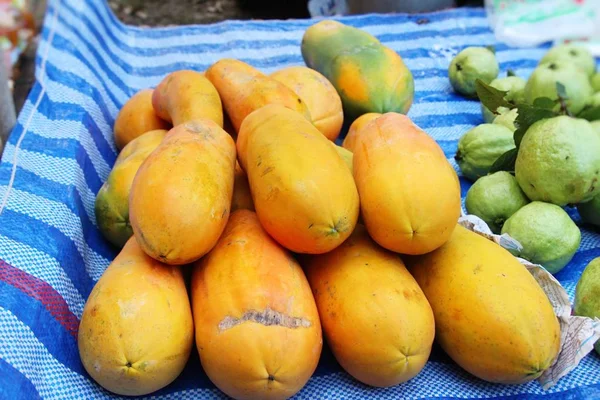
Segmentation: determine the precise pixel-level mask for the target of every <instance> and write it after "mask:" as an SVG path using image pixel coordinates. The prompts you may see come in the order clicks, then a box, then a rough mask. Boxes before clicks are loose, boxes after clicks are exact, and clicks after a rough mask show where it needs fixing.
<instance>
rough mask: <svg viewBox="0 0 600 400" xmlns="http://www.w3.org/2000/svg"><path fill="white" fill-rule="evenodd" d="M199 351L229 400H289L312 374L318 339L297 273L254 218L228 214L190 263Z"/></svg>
mask: <svg viewBox="0 0 600 400" xmlns="http://www.w3.org/2000/svg"><path fill="white" fill-rule="evenodd" d="M193 268H194V272H193V276H192V284H191V287H192V309H193V314H194V324H195V326H196V345H197V348H198V353H199V355H200V361H201V363H202V367H203V368H204V371H205V372H206V374H207V375H208V377H209V379H210V380H211V381H212V382H213V383H214V384H215V385H216V386H217V387H218V388H219V389H220V390H221V391H223V392H224V393H225V394H227V395H228V396H230V397H232V398H234V399H287V398H289V397H292V396H293V395H294V394H295V393H297V392H298V391H299V390H300V389H301V388H302V387H303V386H304V385H305V384H306V383H307V382H308V379H309V378H310V376H311V375H312V374H313V372H314V371H315V369H316V367H317V363H318V361H319V356H320V355H321V349H322V346H323V338H322V332H321V323H320V320H319V314H318V311H317V307H316V305H315V300H314V298H313V296H312V293H311V290H310V286H309V285H308V281H307V279H306V276H305V275H304V272H303V271H302V268H300V266H299V265H298V263H297V262H296V261H295V260H294V259H293V258H292V256H291V255H290V254H289V253H288V252H287V251H286V250H285V249H283V248H282V247H281V246H279V245H278V244H277V243H276V242H275V241H274V240H273V239H272V238H271V237H270V236H269V235H268V234H267V233H266V232H265V230H264V229H263V228H262V226H261V224H260V223H259V221H258V218H257V217H256V214H255V213H254V212H252V211H249V210H237V211H234V212H233V213H232V214H231V218H230V219H229V222H228V223H227V227H226V228H225V231H224V232H223V235H222V236H221V238H220V239H219V241H218V243H217V245H216V246H215V247H214V248H213V249H212V250H211V252H210V253H208V254H207V255H206V256H205V257H204V258H202V260H200V261H198V262H197V263H195V264H194V267H193Z"/></svg>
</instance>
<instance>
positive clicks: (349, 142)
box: [342, 113, 381, 152]
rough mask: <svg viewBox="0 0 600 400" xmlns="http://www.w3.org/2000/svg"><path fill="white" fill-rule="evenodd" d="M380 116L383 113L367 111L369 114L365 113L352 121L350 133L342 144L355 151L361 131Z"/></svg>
mask: <svg viewBox="0 0 600 400" xmlns="http://www.w3.org/2000/svg"><path fill="white" fill-rule="evenodd" d="M379 117H381V114H378V113H367V114H363V115H361V116H360V117H358V118H356V119H355V120H354V121H353V122H352V124H351V125H350V129H348V134H347V135H346V137H345V138H344V141H343V143H342V146H343V147H344V148H345V149H348V150H350V151H351V152H354V149H355V147H356V142H357V141H358V138H359V137H360V134H359V132H360V131H361V130H362V128H364V127H365V126H366V125H367V124H368V123H369V122H371V121H373V120H374V119H377V118H379Z"/></svg>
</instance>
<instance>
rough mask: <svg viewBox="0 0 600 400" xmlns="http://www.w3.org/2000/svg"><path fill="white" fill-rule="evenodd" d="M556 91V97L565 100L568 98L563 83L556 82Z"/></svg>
mask: <svg viewBox="0 0 600 400" xmlns="http://www.w3.org/2000/svg"><path fill="white" fill-rule="evenodd" d="M556 93H557V94H558V97H560V98H562V99H563V100H567V99H568V98H569V96H568V95H567V89H566V88H565V85H563V84H562V83H560V82H556Z"/></svg>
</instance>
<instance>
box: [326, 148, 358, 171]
mask: <svg viewBox="0 0 600 400" xmlns="http://www.w3.org/2000/svg"><path fill="white" fill-rule="evenodd" d="M331 144H333V146H334V147H335V151H337V153H338V155H339V156H340V157H341V158H342V160H344V162H345V163H346V165H347V166H348V169H349V170H350V172H352V157H353V156H352V152H351V151H350V150H348V149H346V148H344V147H342V146H338V145H337V144H335V143H333V142H332V143H331Z"/></svg>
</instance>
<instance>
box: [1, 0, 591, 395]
mask: <svg viewBox="0 0 600 400" xmlns="http://www.w3.org/2000/svg"><path fill="white" fill-rule="evenodd" d="M341 19H342V20H343V22H345V23H347V24H351V25H354V26H357V27H360V28H362V29H365V30H366V31H368V32H370V33H372V34H374V35H376V36H377V37H378V38H379V39H380V40H381V41H382V42H384V43H385V44H386V45H388V46H390V47H391V48H392V49H394V50H396V51H398V52H399V53H400V54H401V55H402V57H403V58H404V59H405V62H406V64H407V65H408V67H409V68H410V69H411V70H412V72H413V74H414V77H415V87H416V93H415V102H414V105H413V106H412V108H411V110H410V112H409V116H410V117H411V118H412V119H413V120H414V121H415V122H416V123H417V124H418V125H419V126H420V127H422V128H423V129H424V130H426V131H427V132H428V133H429V134H430V135H432V136H433V137H434V138H435V139H436V140H437V141H438V143H439V144H440V146H441V147H442V149H443V150H444V152H445V154H446V156H447V157H448V159H449V160H450V161H451V162H452V164H453V165H454V166H455V168H457V167H456V164H455V163H454V161H453V156H454V153H455V151H456V145H457V140H458V139H459V138H460V136H461V135H462V134H463V133H464V132H465V131H466V130H468V129H470V128H472V127H473V126H475V125H478V124H480V123H482V122H483V121H482V117H481V109H480V104H479V103H478V102H477V101H473V100H466V99H464V98H462V97H460V96H458V95H456V94H454V93H453V92H452V89H451V88H450V86H449V82H448V78H447V67H448V64H449V62H450V59H451V58H452V56H453V55H454V54H456V53H457V52H458V51H459V50H460V49H462V48H464V47H466V46H471V45H482V46H487V45H492V44H493V45H495V46H496V52H497V58H498V60H499V62H500V66H501V70H502V73H505V72H506V70H507V69H512V70H514V71H515V72H516V73H517V74H518V75H520V76H523V77H525V78H526V77H527V76H528V75H529V73H530V72H531V70H532V69H533V68H534V67H535V65H536V64H537V61H538V60H539V59H540V58H541V57H542V55H543V54H544V52H545V51H546V50H547V47H548V45H544V46H540V47H537V48H529V49H512V48H509V47H507V46H506V45H503V44H501V43H498V42H496V40H495V36H494V34H493V32H492V31H491V30H490V28H489V26H488V20H487V17H486V13H485V11H484V10H483V9H473V8H466V9H456V10H448V11H444V12H439V13H431V14H422V15H386V16H383V15H364V16H355V17H342V18H341ZM313 22H314V21H310V20H293V21H240V22H238V21H229V22H224V23H219V24H214V25H205V26H182V27H172V28H171V27H170V28H155V29H148V28H144V29H142V28H135V27H129V26H125V25H123V24H121V23H120V22H119V21H118V20H117V19H116V18H115V16H114V15H113V14H112V13H111V12H110V10H109V8H108V6H107V4H106V3H105V2H104V1H102V0H88V1H80V0H50V1H49V4H48V11H47V15H46V18H45V23H44V27H43V31H42V38H41V43H40V46H39V50H38V55H37V59H36V63H37V70H36V78H37V80H36V83H35V85H34V87H33V89H32V91H31V93H30V95H29V97H28V99H27V101H26V103H25V106H24V108H23V110H22V111H21V113H20V115H19V119H18V123H17V126H16V127H15V129H14V131H13V132H12V134H11V136H10V137H9V140H8V143H7V144H6V148H5V151H4V154H3V156H2V161H1V163H0V398H1V399H11V400H13V399H27V400H29V399H36V398H44V399H71V398H73V399H98V398H116V396H114V395H111V394H110V393H108V392H107V391H105V390H104V389H102V388H101V387H100V386H99V385H97V384H96V383H95V382H94V381H93V380H92V379H91V378H90V377H89V375H87V373H86V372H85V370H84V369H83V366H82V364H81V362H80V359H79V354H78V351H77V342H76V338H77V329H78V324H79V319H80V318H81V314H82V310H83V305H84V303H85V300H86V298H87V296H88V295H89V293H90V291H91V289H92V287H93V285H94V283H95V282H96V281H97V280H98V279H99V277H100V276H101V274H102V272H103V271H104V269H105V268H106V267H107V265H108V264H109V263H110V261H111V260H112V259H113V258H114V256H115V255H116V250H115V249H114V248H112V247H111V246H110V245H109V244H108V242H106V241H105V240H104V239H103V237H102V235H101V234H100V232H99V231H98V229H97V226H96V220H95V216H94V199H95V195H96V193H97V192H98V190H99V189H100V186H101V185H102V183H103V181H104V180H105V179H106V177H107V176H108V173H109V171H110V169H111V167H112V165H113V163H114V161H115V159H116V156H117V151H116V147H115V144H114V140H113V134H112V126H113V123H114V119H115V116H116V115H117V112H118V110H119V108H120V107H121V106H122V105H123V104H124V103H125V101H127V99H128V98H129V97H131V96H132V95H133V94H134V93H135V92H137V91H138V90H140V89H144V88H147V87H154V86H155V85H156V84H158V82H159V81H160V80H161V79H162V78H163V77H164V76H165V75H166V74H167V73H169V72H172V71H175V70H178V69H184V68H189V69H194V70H198V71H201V70H204V69H206V68H207V67H208V66H209V65H210V64H212V63H213V62H215V61H217V60H218V59H220V58H223V57H234V58H239V59H241V60H243V61H245V62H248V63H250V64H251V65H253V66H255V67H257V68H259V69H261V70H262V71H264V72H266V73H269V72H272V71H274V70H276V69H279V68H282V67H285V66H289V65H302V64H303V60H302V57H301V54H300V41H301V38H302V34H303V33H304V30H305V29H306V28H307V27H308V26H309V25H310V24H312V23H313ZM457 171H458V168H457ZM461 185H462V194H463V197H464V195H465V194H466V191H467V189H468V188H469V185H470V184H469V182H467V181H466V180H464V179H462V178H461ZM569 212H571V215H572V216H573V218H574V219H575V221H576V222H577V223H578V224H580V226H581V227H582V243H581V247H580V249H579V251H578V252H577V254H576V255H575V257H574V259H573V261H572V262H571V263H570V264H569V265H568V266H567V267H566V268H565V269H564V270H563V271H561V272H560V273H559V274H558V275H557V278H558V279H559V280H560V282H561V284H562V285H563V286H564V287H565V288H566V290H567V292H568V294H569V296H570V297H571V299H572V297H573V293H574V288H575V284H576V282H577V280H578V278H579V276H580V275H581V272H582V270H583V268H584V267H585V265H586V264H587V263H588V262H589V261H590V260H591V259H593V258H594V257H597V256H600V235H599V234H598V233H596V232H595V231H593V230H590V229H589V227H587V226H583V225H581V223H580V220H579V217H578V215H577V213H576V212H575V211H573V210H569ZM149 397H152V398H159V399H192V398H193V399H217V398H225V396H224V395H222V394H221V393H220V392H219V391H218V390H217V389H216V388H215V387H214V386H213V385H212V384H211V383H210V381H209V380H208V379H207V377H206V375H205V374H204V373H203V371H202V368H201V366H200V363H199V360H198V356H197V354H196V353H195V352H194V353H193V354H192V357H191V360H190V362H189V364H188V365H187V367H186V368H185V370H184V372H183V373H182V374H181V376H180V377H179V378H178V379H177V380H176V381H175V382H173V383H172V384H171V385H169V386H168V387H166V388H164V389H162V390H160V391H159V392H157V393H155V394H153V395H152V396H149ZM295 398H297V399H366V398H378V399H426V398H438V399H440V398H443V399H449V398H452V399H455V398H463V399H483V398H497V399H498V398H501V399H509V398H525V399H547V400H550V399H553V400H554V399H565V398H569V399H590V398H600V357H599V356H598V355H597V354H596V353H594V352H592V353H590V354H589V355H588V356H586V357H585V358H584V359H583V360H582V361H581V363H580V364H579V366H578V367H577V368H576V369H575V370H574V371H572V372H571V373H569V374H568V375H567V376H565V377H564V378H562V379H561V380H560V381H559V383H558V384H557V385H556V386H553V387H552V388H551V389H550V390H548V391H544V390H542V388H541V386H540V384H539V383H538V382H530V383H528V384H524V385H518V386H506V385H497V384H490V383H486V382H484V381H481V380H479V379H477V378H475V377H473V376H471V375H469V374H468V373H466V372H465V371H463V370H462V369H460V368H459V367H458V366H456V364H454V363H453V362H452V361H451V360H450V359H449V358H448V357H447V356H446V355H445V354H444V353H443V352H442V351H441V350H439V349H437V348H435V349H434V352H433V353H432V355H431V358H430V360H429V362H428V363H427V365H426V367H425V368H424V369H423V371H422V372H421V373H420V374H419V375H418V376H417V377H416V378H414V379H412V380H411V381H409V382H407V383H405V384H402V385H399V386H396V387H393V388H387V389H375V388H370V387H367V386H365V385H362V384H360V383H358V382H357V381H355V380H354V379H352V378H351V377H350V376H349V375H348V374H346V373H345V372H343V370H342V369H341V368H340V366H339V365H338V364H337V363H336V362H335V359H334V358H333V357H332V355H331V353H330V352H329V350H328V349H327V348H325V349H324V352H323V355H322V358H321V362H320V364H319V366H318V369H317V371H316V372H315V374H314V376H313V378H311V380H310V381H309V383H308V384H307V385H306V387H305V388H304V389H303V390H302V391H301V392H300V393H298V395H297V396H296V397H295Z"/></svg>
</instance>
